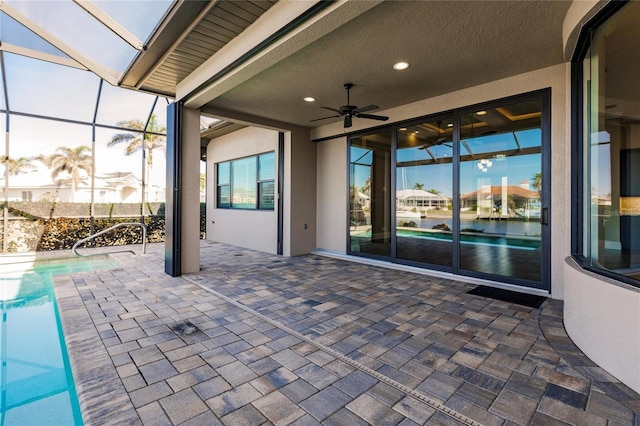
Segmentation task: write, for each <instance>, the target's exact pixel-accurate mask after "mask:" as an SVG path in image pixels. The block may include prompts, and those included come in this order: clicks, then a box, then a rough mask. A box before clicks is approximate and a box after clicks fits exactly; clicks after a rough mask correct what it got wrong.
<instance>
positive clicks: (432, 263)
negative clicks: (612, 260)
mask: <svg viewBox="0 0 640 426" xmlns="http://www.w3.org/2000/svg"><path fill="white" fill-rule="evenodd" d="M548 93H549V92H548V91H545V92H542V91H541V92H539V93H536V94H530V95H523V96H521V97H519V98H517V99H515V98H512V99H511V100H508V101H504V102H500V101H496V102H492V103H487V104H485V105H484V106H482V107H473V109H471V108H464V109H460V110H456V111H453V112H450V113H443V114H440V115H436V116H432V117H429V118H423V119H420V120H415V121H412V122H407V123H402V124H397V125H394V126H390V127H388V128H386V129H385V130H384V131H383V130H378V131H377V132H376V133H372V134H369V135H365V136H361V135H358V136H352V137H351V138H350V139H349V141H350V143H349V158H350V160H349V161H350V175H349V176H350V177H349V188H350V191H349V200H350V203H349V204H350V211H349V214H350V217H349V221H350V222H349V223H350V227H349V249H348V251H349V253H351V254H357V255H362V256H368V257H377V258H381V259H386V260H390V261H392V262H398V263H404V264H408V265H414V266H423V267H427V268H431V269H437V270H441V271H448V272H452V273H454V274H459V275H466V276H472V277H477V278H486V279H490V280H495V281H501V282H506V283H509V284H513V285H519V286H523V287H530V288H536V289H545V290H548V289H549V276H550V273H549V258H550V254H549V250H548V247H549V236H550V227H549V226H548V225H549V224H548V218H547V211H548V207H549V194H550V189H549V186H550V185H549V179H548V177H547V176H548V175H549V168H550V166H549V163H550V159H549V151H548V147H549V137H550V135H549V127H548V119H547V118H546V117H547V116H548V113H549V96H548ZM514 99H515V100H514ZM543 117H544V119H543Z"/></svg>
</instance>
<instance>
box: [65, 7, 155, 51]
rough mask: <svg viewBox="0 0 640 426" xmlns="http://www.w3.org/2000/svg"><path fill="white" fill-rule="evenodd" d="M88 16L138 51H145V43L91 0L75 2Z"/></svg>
mask: <svg viewBox="0 0 640 426" xmlns="http://www.w3.org/2000/svg"><path fill="white" fill-rule="evenodd" d="M73 2H74V3H75V4H77V5H78V6H80V7H81V8H82V9H84V10H85V12H87V13H88V14H90V15H91V16H93V17H94V18H95V19H97V20H98V21H99V22H100V23H101V24H102V25H104V26H105V27H107V28H109V29H110V30H111V31H112V32H113V33H114V34H115V35H117V36H118V37H120V38H121V39H122V40H124V41H125V42H127V43H128V44H129V45H130V46H131V47H133V48H134V49H136V50H144V42H142V41H141V40H140V39H138V37H136V36H135V35H133V34H132V33H131V32H130V31H129V30H128V29H126V28H125V27H123V26H122V25H121V24H120V23H119V22H118V21H116V20H115V19H113V18H112V17H111V16H109V14H107V13H106V12H105V11H104V10H102V9H100V8H99V7H98V6H96V5H95V4H94V3H93V2H92V1H91V0H73Z"/></svg>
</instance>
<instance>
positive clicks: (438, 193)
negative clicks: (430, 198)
mask: <svg viewBox="0 0 640 426" xmlns="http://www.w3.org/2000/svg"><path fill="white" fill-rule="evenodd" d="M427 192H429V193H431V194H435V195H440V191H438V190H437V189H435V188H431V189H430V190H428V191H427Z"/></svg>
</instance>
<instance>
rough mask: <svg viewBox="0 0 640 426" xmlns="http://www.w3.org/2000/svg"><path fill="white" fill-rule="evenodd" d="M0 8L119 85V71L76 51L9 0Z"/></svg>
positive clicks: (101, 75) (94, 71)
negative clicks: (14, 6) (17, 8)
mask: <svg viewBox="0 0 640 426" xmlns="http://www.w3.org/2000/svg"><path fill="white" fill-rule="evenodd" d="M0 10H1V11H3V12H4V13H6V14H7V15H9V16H10V17H12V18H13V19H15V20H16V21H18V22H19V23H20V24H22V25H24V26H25V27H26V28H28V29H29V30H31V31H32V32H33V33H34V34H36V35H37V36H39V37H41V38H43V39H44V40H46V41H47V42H48V43H50V44H51V45H52V46H54V47H55V48H57V49H58V50H60V51H61V52H62V53H64V54H65V55H67V56H69V57H71V58H72V59H74V60H76V61H77V62H78V63H80V64H81V65H82V66H84V67H86V68H87V69H88V70H89V71H91V72H93V73H94V74H97V75H98V76H99V77H101V78H102V79H103V80H105V81H106V82H108V83H109V84H111V85H114V86H117V84H118V78H119V75H118V72H116V71H114V70H111V69H109V68H107V67H104V66H102V65H100V64H98V63H96V62H93V61H92V60H90V59H89V58H87V57H85V56H84V55H82V54H81V53H79V52H78V51H76V50H75V49H73V48H72V47H70V46H69V45H67V44H66V43H64V42H63V41H62V40H60V39H58V38H57V37H56V36H54V35H53V34H51V33H50V32H49V31H47V30H45V29H44V28H42V27H40V26H39V25H37V24H36V23H35V22H33V21H32V20H31V19H29V18H27V17H26V16H24V15H23V14H22V13H20V12H18V11H17V10H16V9H14V8H13V7H11V6H9V5H8V4H7V2H4V1H0Z"/></svg>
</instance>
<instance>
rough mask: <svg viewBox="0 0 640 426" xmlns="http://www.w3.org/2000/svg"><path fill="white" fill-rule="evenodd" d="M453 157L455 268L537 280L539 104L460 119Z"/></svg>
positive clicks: (540, 213)
mask: <svg viewBox="0 0 640 426" xmlns="http://www.w3.org/2000/svg"><path fill="white" fill-rule="evenodd" d="M459 159H460V198H459V199H460V209H459V218H460V228H459V229H460V231H459V241H460V246H459V250H460V252H459V253H460V264H459V269H460V270H461V271H470V272H476V273H482V274H489V275H497V276H502V277H506V278H509V279H514V280H518V279H522V280H528V281H533V282H539V281H541V273H542V224H541V221H545V220H546V219H547V218H546V214H547V209H546V207H543V204H542V183H543V179H542V101H541V99H533V100H528V101H524V102H518V103H513V104H507V105H500V106H498V107H495V108H486V109H478V110H474V111H470V112H466V113H463V114H461V117H460V142H459Z"/></svg>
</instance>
